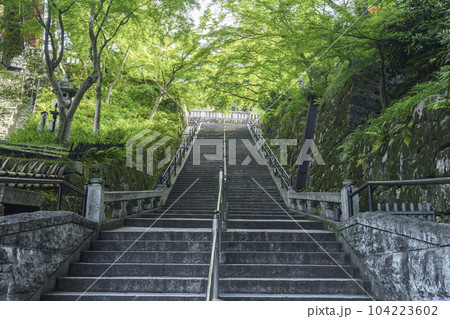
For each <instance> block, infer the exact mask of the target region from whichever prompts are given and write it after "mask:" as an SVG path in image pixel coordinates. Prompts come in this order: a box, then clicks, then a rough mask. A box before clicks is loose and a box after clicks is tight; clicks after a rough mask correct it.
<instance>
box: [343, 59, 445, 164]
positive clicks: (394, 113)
mask: <svg viewBox="0 0 450 319" xmlns="http://www.w3.org/2000/svg"><path fill="white" fill-rule="evenodd" d="M420 103H425V105H426V108H427V109H429V110H438V109H449V110H450V66H448V65H447V66H443V67H442V68H441V70H440V71H439V72H437V73H436V74H435V78H434V79H432V80H429V81H426V82H423V83H419V84H417V85H415V86H414V87H413V88H412V89H411V90H410V91H409V93H408V94H407V95H405V96H403V97H401V98H400V99H398V100H396V101H393V102H392V103H391V105H390V106H389V107H388V108H386V109H385V110H384V111H383V112H382V113H381V114H380V115H379V116H378V117H372V118H370V119H369V120H368V121H367V123H366V124H365V125H363V126H361V127H359V128H357V129H356V130H355V131H354V132H352V133H351V134H350V135H349V136H348V137H347V139H346V142H345V143H344V144H343V145H341V146H340V147H339V149H340V151H341V159H342V161H349V160H350V161H352V162H355V163H356V165H357V166H360V165H363V164H364V163H365V161H366V159H367V157H368V156H370V155H371V154H374V153H376V152H377V151H378V150H379V149H380V147H382V146H383V145H389V146H390V145H391V144H392V143H393V142H394V140H395V139H396V138H397V137H399V136H401V137H402V140H403V142H404V143H405V145H406V146H408V145H409V143H410V141H411V136H412V133H411V132H412V127H413V123H414V109H415V108H416V107H417V106H418V105H419V104H420ZM361 141H364V143H365V145H370V149H369V151H368V152H365V153H359V152H357V150H358V149H359V148H358V145H359V143H360V142H361Z"/></svg>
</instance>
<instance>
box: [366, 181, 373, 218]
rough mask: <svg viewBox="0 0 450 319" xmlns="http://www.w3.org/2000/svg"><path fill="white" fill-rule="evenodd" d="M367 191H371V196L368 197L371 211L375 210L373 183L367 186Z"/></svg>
mask: <svg viewBox="0 0 450 319" xmlns="http://www.w3.org/2000/svg"><path fill="white" fill-rule="evenodd" d="M367 191H368V193H369V198H368V200H369V211H370V212H373V188H372V185H370V184H369V185H368V186H367Z"/></svg>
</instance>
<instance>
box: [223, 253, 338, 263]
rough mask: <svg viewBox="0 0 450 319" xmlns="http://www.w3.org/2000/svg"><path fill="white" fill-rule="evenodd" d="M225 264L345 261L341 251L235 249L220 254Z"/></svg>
mask: <svg viewBox="0 0 450 319" xmlns="http://www.w3.org/2000/svg"><path fill="white" fill-rule="evenodd" d="M222 257H223V260H224V263H226V264H308V265H335V264H336V262H338V263H339V264H344V263H346V257H345V254H344V253H342V252H330V253H323V252H280V251H262V252H261V251H236V252H229V251H227V252H225V253H223V254H222Z"/></svg>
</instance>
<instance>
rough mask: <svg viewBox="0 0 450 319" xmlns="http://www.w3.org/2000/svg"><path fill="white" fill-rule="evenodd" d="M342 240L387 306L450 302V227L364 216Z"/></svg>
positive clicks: (343, 230) (348, 226)
mask: <svg viewBox="0 0 450 319" xmlns="http://www.w3.org/2000/svg"><path fill="white" fill-rule="evenodd" d="M338 230H339V234H340V236H341V237H342V238H343V239H344V241H345V242H346V244H347V245H344V246H347V247H350V250H351V252H350V255H353V256H354V258H353V259H354V260H353V261H354V262H355V263H356V264H359V265H360V266H361V267H360V268H362V269H361V270H362V273H363V277H365V278H364V279H365V280H366V281H369V282H371V283H372V292H373V293H374V294H375V297H377V298H379V299H382V300H444V299H445V300H449V299H450V225H449V224H436V223H432V222H429V221H425V220H421V219H417V218H412V217H405V216H395V215H387V214H375V213H363V214H358V215H356V216H354V217H352V218H350V219H349V220H347V221H345V222H342V223H341V224H340V225H339V227H338Z"/></svg>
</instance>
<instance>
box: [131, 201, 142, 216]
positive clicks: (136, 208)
mask: <svg viewBox="0 0 450 319" xmlns="http://www.w3.org/2000/svg"><path fill="white" fill-rule="evenodd" d="M132 211H133V214H140V213H142V199H136V200H134V201H133V210H132Z"/></svg>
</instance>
